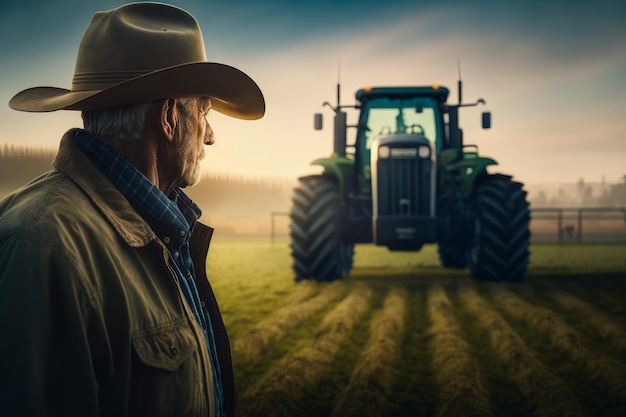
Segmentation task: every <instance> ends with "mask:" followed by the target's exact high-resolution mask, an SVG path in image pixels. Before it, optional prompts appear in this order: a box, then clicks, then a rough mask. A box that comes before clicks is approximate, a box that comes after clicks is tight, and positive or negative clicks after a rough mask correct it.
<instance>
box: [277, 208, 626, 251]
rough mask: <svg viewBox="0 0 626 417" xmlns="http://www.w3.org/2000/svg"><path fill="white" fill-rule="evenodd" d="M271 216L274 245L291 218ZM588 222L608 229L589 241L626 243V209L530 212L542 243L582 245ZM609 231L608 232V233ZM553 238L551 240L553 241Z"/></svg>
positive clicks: (535, 235)
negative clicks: (279, 223) (281, 222)
mask: <svg viewBox="0 0 626 417" xmlns="http://www.w3.org/2000/svg"><path fill="white" fill-rule="evenodd" d="M270 216H271V233H272V236H271V238H272V243H274V241H275V239H276V217H277V216H289V213H287V212H278V211H273V212H271V214H270ZM568 220H574V221H575V225H574V224H566V221H568ZM616 220H623V224H621V229H622V230H619V229H620V228H619V227H617V230H616V226H617V224H618V222H616ZM540 221H548V222H550V221H552V222H556V225H555V229H556V230H552V231H550V230H549V229H550V228H551V227H554V226H550V225H548V227H547V229H548V230H543V228H541V227H540V226H539V225H537V223H538V222H540ZM589 221H596V222H598V223H599V222H604V223H607V222H608V224H609V225H608V226H606V225H605V228H604V229H602V228H601V227H600V228H599V227H597V226H596V227H595V229H594V228H591V227H589V228H585V230H587V229H590V231H588V233H587V237H590V236H591V235H592V234H593V236H594V238H593V239H591V240H592V241H600V242H603V243H607V241H611V242H621V243H626V207H536V208H532V209H531V230H532V231H533V238H534V239H536V240H541V241H546V240H548V241H554V239H555V238H556V241H557V242H558V243H565V242H575V243H582V242H583V225H584V224H585V223H586V222H587V223H588V222H589ZM607 227H608V229H607ZM550 236H552V238H550Z"/></svg>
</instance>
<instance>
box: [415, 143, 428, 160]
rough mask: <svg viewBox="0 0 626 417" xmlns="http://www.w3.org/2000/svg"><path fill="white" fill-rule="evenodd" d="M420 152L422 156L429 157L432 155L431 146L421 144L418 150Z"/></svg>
mask: <svg viewBox="0 0 626 417" xmlns="http://www.w3.org/2000/svg"><path fill="white" fill-rule="evenodd" d="M418 154H419V156H420V158H424V159H426V158H429V157H430V148H429V147H428V146H420V147H419V150H418Z"/></svg>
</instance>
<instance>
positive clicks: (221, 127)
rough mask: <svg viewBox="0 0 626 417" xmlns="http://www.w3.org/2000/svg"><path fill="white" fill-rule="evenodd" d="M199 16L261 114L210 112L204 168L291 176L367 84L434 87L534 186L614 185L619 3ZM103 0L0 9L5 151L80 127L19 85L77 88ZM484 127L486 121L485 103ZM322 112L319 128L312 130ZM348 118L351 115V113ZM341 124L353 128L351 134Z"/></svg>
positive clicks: (214, 49) (325, 141) (325, 148)
mask: <svg viewBox="0 0 626 417" xmlns="http://www.w3.org/2000/svg"><path fill="white" fill-rule="evenodd" d="M166 2H167V3H170V4H173V5H176V6H179V7H182V8H183V9H186V10H188V11H189V12H191V13H192V14H193V15H194V16H195V17H196V19H197V20H198V22H199V23H200V26H201V29H202V32H203V36H204V40H205V44H206V49H207V56H208V60H209V61H213V62H220V63H224V64H228V65H232V66H235V67H237V68H239V69H241V70H242V71H244V72H245V73H247V74H248V75H250V76H251V77H252V78H253V79H254V80H255V81H256V82H257V83H258V85H259V86H260V88H261V90H262V91H263V93H264V96H265V100H266V107H267V110H266V114H265V117H264V118H263V119H261V120H257V121H242V120H236V119H232V118H228V117H226V116H223V115H220V114H218V113H215V112H213V113H211V114H210V115H209V122H210V123H211V126H212V128H213V130H214V131H215V135H216V143H215V144H214V145H213V146H211V147H209V148H208V149H207V157H206V159H205V160H204V162H203V163H204V167H205V170H206V171H211V172H219V173H228V174H233V175H241V176H245V177H255V178H259V177H261V178H295V177H297V176H300V175H305V174H308V173H311V172H317V171H318V169H317V168H315V167H311V166H310V162H311V161H313V160H314V159H316V158H319V157H324V156H328V155H330V154H331V152H332V111H331V110H330V109H328V108H327V107H326V108H322V103H323V102H325V101H329V102H331V103H334V102H335V100H336V93H335V92H336V84H337V82H338V80H339V81H340V82H341V96H342V104H354V103H355V100H354V93H355V92H356V90H358V89H359V88H361V87H364V86H401V85H431V84H434V83H437V84H440V85H444V86H447V87H448V88H449V89H450V99H451V101H452V102H456V100H457V88H456V82H457V79H458V65H457V63H458V62H460V66H461V73H462V79H463V98H464V101H466V102H473V101H475V100H476V99H478V98H483V99H484V100H485V101H486V105H485V106H478V107H472V108H467V109H463V110H462V112H461V116H460V120H461V125H462V127H463V129H464V137H465V142H466V143H468V144H475V145H478V147H479V151H480V153H481V155H484V156H488V157H492V158H494V159H496V160H497V161H498V163H499V166H497V167H492V168H490V172H500V173H504V174H509V175H513V176H514V177H515V178H516V179H517V180H519V181H522V182H525V183H528V184H539V183H556V182H576V181H578V180H579V179H580V178H584V180H585V181H586V182H600V181H602V180H603V179H604V180H605V181H606V182H608V183H616V182H618V181H621V180H622V176H624V175H625V174H626V2H624V1H622V0H596V1H593V2H592V1H588V2H581V1H551V0H547V1H536V0H526V1H523V0H515V1H506V0H501V1H497V2H496V1H481V0H477V1H473V2H464V1H446V0H442V1H436V2H435V1H423V0H412V1H403V0H387V1H373V0H360V1H357V0H345V1H333V0H318V1H316V2H299V1H287V0H266V1H263V2H260V1H252V0H244V1H237V0H225V1H221V0H220V1H217V0H179V1H166ZM123 3H124V2H123V1H112V0H88V1H83V0H58V1H52V0H45V1H44V0H22V1H20V2H10V3H9V4H5V3H3V4H2V6H0V8H1V9H0V10H1V13H0V52H1V54H2V58H1V60H0V102H2V103H4V104H1V105H0V123H1V125H2V129H1V133H0V145H3V144H4V143H9V144H18V145H25V146H37V147H40V146H41V147H48V148H56V147H57V146H58V143H59V140H60V138H61V136H62V134H63V133H64V132H65V131H66V130H67V129H70V128H72V127H81V126H82V122H81V119H80V114H79V113H78V112H74V111H59V112H53V113H23V112H16V111H14V110H11V109H9V107H8V101H9V100H10V98H11V97H12V96H13V95H14V94H16V93H18V92H19V91H21V90H23V89H26V88H30V87H35V86H54V87H62V88H70V85H71V80H72V76H73V71H74V64H75V59H76V51H77V49H78V44H79V42H80V38H81V36H82V33H83V31H84V29H85V27H86V26H87V24H88V22H89V20H90V19H91V16H92V14H93V13H94V12H95V11H98V10H107V9H111V8H114V7H117V6H119V5H121V4H123ZM482 111H490V112H491V113H492V128H491V129H490V130H483V129H481V128H480V113H481V112H482ZM316 112H323V113H324V118H325V129H324V130H322V131H315V130H314V129H313V114H314V113H316ZM355 120H356V113H349V115H348V121H349V123H353V122H354V121H355ZM353 134H354V132H353V131H349V135H353Z"/></svg>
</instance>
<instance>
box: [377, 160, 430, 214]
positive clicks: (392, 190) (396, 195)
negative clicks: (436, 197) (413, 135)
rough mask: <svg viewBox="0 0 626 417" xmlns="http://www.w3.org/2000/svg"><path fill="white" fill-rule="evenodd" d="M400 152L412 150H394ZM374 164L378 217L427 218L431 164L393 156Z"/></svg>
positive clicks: (427, 161) (425, 161)
mask: <svg viewBox="0 0 626 417" xmlns="http://www.w3.org/2000/svg"><path fill="white" fill-rule="evenodd" d="M396 149H401V150H402V151H404V150H406V151H409V149H411V150H413V149H415V148H396ZM397 153H398V155H399V156H394V149H392V151H391V155H390V156H389V157H388V158H385V159H379V160H378V169H377V171H378V181H377V182H378V190H377V191H378V215H379V216H428V215H430V206H431V205H430V194H431V190H430V188H431V164H432V162H431V160H430V158H420V157H419V156H418V155H417V152H415V153H414V154H413V153H412V152H397Z"/></svg>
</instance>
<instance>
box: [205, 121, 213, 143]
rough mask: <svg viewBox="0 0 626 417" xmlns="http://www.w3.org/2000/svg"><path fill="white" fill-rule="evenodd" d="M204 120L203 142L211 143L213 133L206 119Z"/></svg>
mask: <svg viewBox="0 0 626 417" xmlns="http://www.w3.org/2000/svg"><path fill="white" fill-rule="evenodd" d="M204 122H205V123H206V130H205V132H204V144H205V145H213V144H214V143H215V135H214V134H213V129H212V128H211V125H210V124H209V122H208V121H207V120H206V119H205V121H204Z"/></svg>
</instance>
